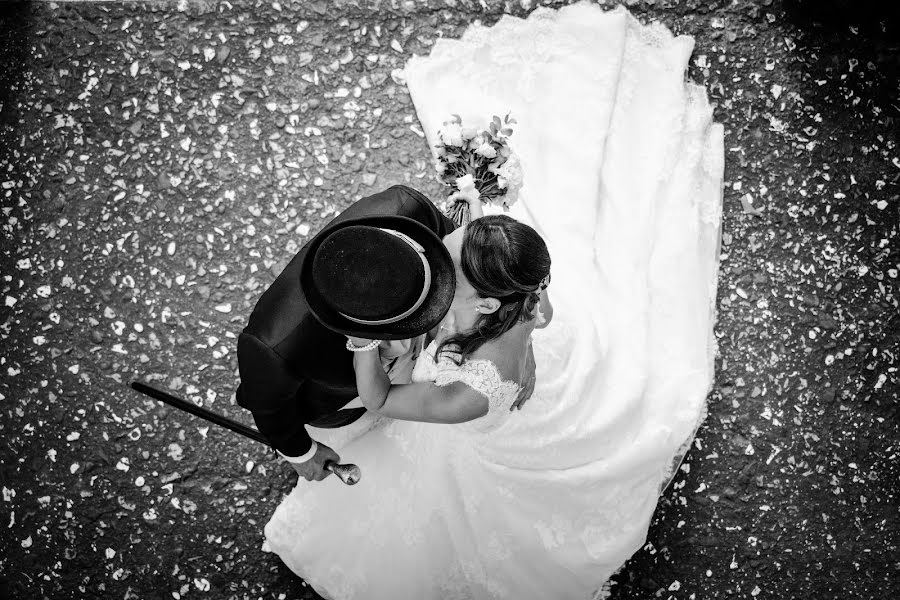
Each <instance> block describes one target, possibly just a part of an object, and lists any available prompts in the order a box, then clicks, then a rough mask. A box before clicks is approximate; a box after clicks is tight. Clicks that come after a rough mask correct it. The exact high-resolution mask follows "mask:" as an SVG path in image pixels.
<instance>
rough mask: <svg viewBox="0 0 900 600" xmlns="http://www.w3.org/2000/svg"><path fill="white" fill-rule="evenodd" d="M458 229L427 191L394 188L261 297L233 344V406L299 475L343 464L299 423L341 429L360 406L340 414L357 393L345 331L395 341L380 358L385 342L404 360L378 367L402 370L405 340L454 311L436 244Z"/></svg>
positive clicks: (337, 221)
mask: <svg viewBox="0 0 900 600" xmlns="http://www.w3.org/2000/svg"><path fill="white" fill-rule="evenodd" d="M455 227H456V226H455V225H454V224H453V222H452V221H450V220H449V219H448V218H446V217H445V216H444V215H443V214H441V213H440V211H438V209H437V208H436V207H435V206H434V204H432V203H431V201H430V200H428V198H426V197H425V196H424V195H423V194H421V193H420V192H417V191H416V190H413V189H411V188H408V187H406V186H402V185H395V186H393V187H391V188H388V189H387V190H385V191H383V192H380V193H378V194H374V195H372V196H368V197H366V198H363V199H362V200H359V201H358V202H356V203H354V204H353V205H351V206H350V207H349V208H348V209H347V210H345V211H344V212H343V213H341V214H340V215H338V216H337V217H335V218H334V219H333V220H332V221H331V222H330V223H329V224H328V225H326V226H325V227H324V228H323V229H322V231H320V232H319V233H318V234H317V235H316V236H314V237H313V238H312V239H311V240H310V241H309V242H308V243H306V244H305V245H304V246H303V248H301V249H300V251H299V252H298V253H297V254H296V256H294V258H293V259H292V260H291V262H290V263H289V264H288V265H287V267H285V269H284V271H282V272H281V274H280V275H279V276H278V278H277V279H276V280H275V282H274V283H272V285H271V286H270V287H269V288H268V289H267V290H266V291H265V292H264V293H263V295H262V297H261V298H260V299H259V302H257V304H256V307H255V308H254V309H253V312H252V314H251V315H250V321H249V323H248V324H247V327H245V328H244V330H243V332H242V333H241V334H240V336H239V338H238V350H237V352H238V368H239V370H240V375H241V384H240V386H239V387H238V390H237V403H238V404H239V405H241V406H243V407H244V408H246V409H248V410H250V411H251V412H252V413H253V418H254V420H255V422H256V425H257V427H258V428H259V430H260V432H261V433H262V434H263V435H265V436H266V437H267V438H268V440H269V442H270V443H271V444H272V446H274V447H275V449H276V450H277V451H278V453H279V454H280V455H281V456H282V457H283V458H284V459H285V460H286V461H288V462H290V463H291V465H292V466H293V467H294V470H295V471H297V473H298V474H299V475H300V476H301V477H303V478H305V479H306V480H308V481H319V480H322V479H324V478H325V477H327V476H328V475H329V474H330V472H329V471H327V470H326V469H325V463H326V462H328V461H334V462H339V461H340V458H339V456H338V455H337V453H336V452H335V451H334V450H332V449H331V448H329V447H328V446H326V445H325V444H322V443H316V442H315V441H314V440H313V439H312V438H311V437H310V436H309V433H308V432H307V430H306V427H305V426H306V425H311V426H313V427H321V428H332V427H342V426H345V425H349V424H350V423H352V422H354V421H356V420H357V419H359V418H360V417H361V416H362V415H363V413H365V411H366V409H365V408H362V407H360V408H344V407H345V406H346V405H347V404H348V403H350V402H351V401H352V400H353V399H354V398H356V396H357V395H358V394H357V391H356V375H355V373H354V370H353V360H352V354H351V352H349V351H348V350H349V349H348V347H347V346H346V344H347V336H354V337H361V338H367V339H376V340H394V342H389V341H385V342H382V355H383V356H384V355H385V354H389V351H390V348H386V346H387V345H388V344H391V343H393V344H394V346H395V348H396V347H398V346H399V347H400V348H402V350H401V352H403V351H404V350H405V353H403V354H402V355H400V356H396V357H395V358H394V359H393V360H391V361H390V362H389V363H387V364H386V365H385V367H386V369H387V370H388V373H389V374H391V373H392V371H394V370H400V369H405V370H406V371H409V370H411V367H412V362H413V360H414V358H415V355H416V354H417V351H418V349H419V347H418V345H417V344H415V343H408V342H407V343H404V342H401V340H407V341H408V340H413V339H414V338H418V337H419V336H421V335H422V334H424V333H426V332H427V331H429V330H430V329H432V328H433V327H435V326H436V325H437V324H438V323H439V322H440V321H441V319H442V318H443V317H444V315H445V314H446V313H447V311H448V310H449V308H450V304H451V302H452V301H453V295H454V290H455V287H456V276H455V270H454V266H453V261H452V259H451V258H450V254H449V253H448V252H447V249H446V248H445V247H444V245H443V243H442V242H441V239H442V238H443V237H444V236H445V235H447V234H448V233H450V232H451V231H453V229H455ZM386 350H387V351H388V352H385V351H386ZM395 354H397V353H396V351H395ZM406 371H404V376H405V377H406V381H409V376H408V374H406ZM392 379H393V378H392Z"/></svg>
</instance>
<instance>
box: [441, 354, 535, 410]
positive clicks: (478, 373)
mask: <svg viewBox="0 0 900 600" xmlns="http://www.w3.org/2000/svg"><path fill="white" fill-rule="evenodd" d="M457 381H459V382H462V383H464V384H466V385H467V386H469V387H470V388H472V389H473V390H475V391H476V392H478V393H480V394H482V395H484V396H485V397H486V398H487V399H488V402H489V403H490V407H491V408H492V409H493V408H494V407H495V406H496V405H498V404H501V403H503V402H504V401H506V400H507V399H508V398H509V397H510V396H514V395H515V394H518V392H519V386H518V384H517V383H515V382H514V381H508V380H505V379H503V377H502V376H501V375H500V371H498V370H497V367H496V365H494V363H492V362H491V361H489V360H467V361H466V362H464V363H463V364H462V365H461V366H456V364H455V363H453V361H450V360H448V359H444V358H443V357H442V360H441V361H440V363H439V364H438V373H437V377H436V378H435V380H434V384H435V385H440V386H444V385H450V384H451V383H455V382H457Z"/></svg>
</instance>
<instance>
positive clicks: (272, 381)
mask: <svg viewBox="0 0 900 600" xmlns="http://www.w3.org/2000/svg"><path fill="white" fill-rule="evenodd" d="M238 370H239V371H240V374H241V385H240V387H239V388H238V392H237V397H238V404H240V405H241V406H243V407H244V408H247V409H249V410H250V412H252V413H253V420H254V421H255V422H256V426H257V428H259V431H260V433H262V434H263V435H264V436H266V439H268V440H269V443H271V444H272V446H273V447H274V448H275V449H276V450H278V451H279V452H280V453H282V454H283V455H286V456H295V457H296V456H302V455H304V454H306V453H307V452H308V451H309V450H310V449H311V448H312V439H311V438H310V437H309V434H308V433H307V432H306V427H304V422H303V418H302V416H301V414H300V406H299V403H298V402H297V400H296V395H297V392H298V391H299V390H300V386H301V385H302V383H303V380H300V379H297V378H296V377H294V376H293V375H292V374H290V373H288V371H287V368H286V365H285V362H284V359H282V358H281V357H280V356H279V355H278V354H277V353H276V352H275V351H274V350H272V348H270V347H269V346H268V345H266V344H265V343H263V342H262V341H260V340H259V339H258V338H257V337H256V336H254V335H252V334H249V333H241V334H240V336H239V337H238Z"/></svg>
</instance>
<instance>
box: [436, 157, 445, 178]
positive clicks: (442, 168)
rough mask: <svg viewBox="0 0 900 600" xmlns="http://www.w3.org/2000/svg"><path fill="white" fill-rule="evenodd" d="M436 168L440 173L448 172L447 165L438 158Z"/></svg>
mask: <svg viewBox="0 0 900 600" xmlns="http://www.w3.org/2000/svg"><path fill="white" fill-rule="evenodd" d="M434 168H435V170H436V171H437V172H438V173H440V174H443V173H444V171H446V170H447V165H446V164H445V163H444V161H442V160H440V159H439V158H436V159H434Z"/></svg>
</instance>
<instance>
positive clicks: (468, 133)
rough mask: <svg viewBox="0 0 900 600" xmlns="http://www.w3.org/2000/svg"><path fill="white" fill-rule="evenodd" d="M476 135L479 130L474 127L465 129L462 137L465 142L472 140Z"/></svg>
mask: <svg viewBox="0 0 900 600" xmlns="http://www.w3.org/2000/svg"><path fill="white" fill-rule="evenodd" d="M476 135H478V130H477V129H475V128H474V127H463V128H462V136H463V139H464V140H471V139H472V138H474V137H475V136H476Z"/></svg>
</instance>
